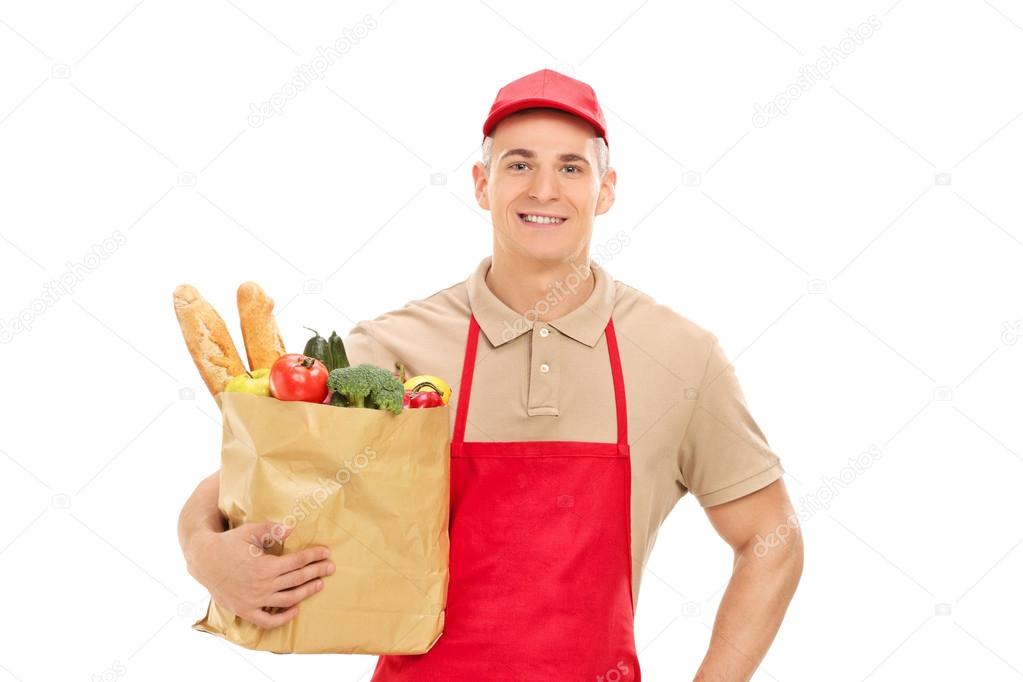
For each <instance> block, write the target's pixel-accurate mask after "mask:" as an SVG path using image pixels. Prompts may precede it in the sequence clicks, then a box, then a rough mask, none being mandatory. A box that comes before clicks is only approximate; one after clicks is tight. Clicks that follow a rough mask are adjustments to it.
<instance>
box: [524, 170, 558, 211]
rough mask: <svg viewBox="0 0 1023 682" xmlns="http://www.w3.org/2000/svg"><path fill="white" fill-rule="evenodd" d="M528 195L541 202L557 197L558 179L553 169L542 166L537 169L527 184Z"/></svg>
mask: <svg viewBox="0 0 1023 682" xmlns="http://www.w3.org/2000/svg"><path fill="white" fill-rule="evenodd" d="M529 197H530V198H531V199H533V200H535V201H537V202H541V203H542V202H548V201H553V200H556V199H557V198H558V181H557V178H556V177H555V175H554V171H552V170H551V169H549V168H543V167H541V168H540V169H539V170H537V172H536V174H535V175H534V176H533V181H532V183H530V186H529Z"/></svg>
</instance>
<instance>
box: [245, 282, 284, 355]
mask: <svg viewBox="0 0 1023 682" xmlns="http://www.w3.org/2000/svg"><path fill="white" fill-rule="evenodd" d="M238 316H239V317H240V318H241V323H242V339H243V340H244V341H245V354H246V355H247V356H248V359H249V369H251V370H257V369H269V368H271V367H273V364H274V362H275V361H276V360H277V358H279V357H281V356H282V355H284V354H285V353H286V352H287V351H286V350H285V349H284V340H283V339H281V332H280V330H279V329H278V328H277V321H276V320H275V319H274V301H273V299H272V298H270V297H269V296H267V295H266V292H265V291H263V289H262V288H260V286H259V285H258V284H256V283H255V282H245V283H244V284H242V285H241V286H240V287H238Z"/></svg>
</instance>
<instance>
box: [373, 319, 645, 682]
mask: <svg viewBox="0 0 1023 682" xmlns="http://www.w3.org/2000/svg"><path fill="white" fill-rule="evenodd" d="M605 336H606V338H607V347H608V355H609V356H610V360H611V373H612V377H613V383H614V391H615V405H616V411H617V420H618V441H617V442H616V443H595V442H579V441H529V442H518V441H515V442H468V443H467V442H465V441H464V439H465V423H466V417H467V415H468V410H469V399H470V394H471V392H472V376H473V370H474V367H475V364H476V348H477V344H478V341H479V324H478V323H477V322H476V318H475V317H474V316H473V317H471V318H470V320H469V338H468V341H467V343H466V352H465V361H464V365H463V368H462V381H461V384H460V386H461V387H462V389H461V390H462V395H461V396H460V397H459V398H458V411H457V413H456V415H455V432H454V434H453V435H452V440H451V516H450V532H451V562H450V571H451V572H450V581H449V583H448V601H447V613H446V614H445V629H444V634H443V635H441V637H440V639H439V640H438V641H437V643H436V644H434V645H433V648H431V649H430V651H428V652H426V653H425V654H419V655H413V656H381V657H380V658H379V660H378V661H377V666H376V670H375V672H374V675H373V681H374V682H403V681H406V680H409V681H411V680H415V681H416V682H433V681H435V680H436V681H440V680H444V681H445V682H462V681H466V682H470V681H471V682H483V681H484V680H486V681H490V682H505V681H507V682H511V681H514V682H568V681H570V680H580V681H583V680H585V681H586V682H594V681H596V682H605V681H606V682H617V681H619V680H628V681H629V682H638V681H639V680H640V671H639V661H638V659H637V655H636V646H635V641H634V637H633V615H634V606H633V595H632V549H631V543H630V492H631V471H630V460H629V444H628V422H627V419H626V415H627V411H626V406H625V382H624V380H623V378H622V366H621V360H620V358H619V354H618V343H617V339H616V337H615V333H614V324H613V321H609V322H608V324H607V328H606V330H605Z"/></svg>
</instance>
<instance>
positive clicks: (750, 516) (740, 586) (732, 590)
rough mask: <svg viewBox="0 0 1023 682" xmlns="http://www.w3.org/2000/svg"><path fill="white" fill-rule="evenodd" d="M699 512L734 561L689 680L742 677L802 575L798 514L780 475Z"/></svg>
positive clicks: (719, 681)
mask: <svg viewBox="0 0 1023 682" xmlns="http://www.w3.org/2000/svg"><path fill="white" fill-rule="evenodd" d="M705 511H706V513H707V516H708V518H709V519H710V521H711V524H712V525H713V526H714V529H715V530H716V531H717V533H718V535H720V536H721V538H722V539H724V540H725V541H726V542H728V544H729V545H731V547H732V550H733V551H734V555H735V560H734V562H733V565H732V577H731V580H730V581H729V583H728V587H727V588H726V589H725V594H724V597H723V598H722V600H721V605H720V606H719V607H718V613H717V617H716V619H715V620H714V629H713V633H712V635H711V640H710V647H709V648H708V650H707V655H706V657H705V658H704V659H703V663H702V664H701V666H700V669H699V671H698V672H697V673H696V677H695V680H696V681H697V682H733V681H736V680H740V681H742V682H745V681H746V680H749V679H750V677H752V675H753V672H754V671H755V670H756V669H757V666H759V665H760V662H761V660H763V658H764V655H765V654H766V653H767V650H768V648H769V647H770V646H771V642H772V641H774V637H775V635H776V634H777V632H778V628H779V627H780V626H781V622H782V618H784V616H785V611H786V609H787V608H788V605H789V602H790V601H791V600H792V595H793V594H794V593H795V591H796V586H797V585H798V584H799V578H800V576H801V575H802V571H803V540H802V535H801V533H800V530H799V522H798V517H797V516H796V515H795V514H794V512H793V511H792V505H791V503H790V501H789V497H788V493H787V492H786V490H785V484H784V482H783V481H782V480H781V479H779V480H777V481H775V482H774V483H772V484H770V485H768V486H767V487H765V488H763V489H761V490H758V491H756V492H754V493H751V494H749V495H746V496H745V497H741V498H739V499H737V500H732V501H731V502H726V503H724V504H720V505H716V506H713V507H707V508H706V510H705Z"/></svg>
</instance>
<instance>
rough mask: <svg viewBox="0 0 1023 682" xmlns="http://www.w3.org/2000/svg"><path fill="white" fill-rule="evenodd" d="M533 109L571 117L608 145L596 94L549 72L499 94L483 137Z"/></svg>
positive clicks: (515, 83)
mask: <svg viewBox="0 0 1023 682" xmlns="http://www.w3.org/2000/svg"><path fill="white" fill-rule="evenodd" d="M533 107H550V108H552V109H560V110H561V111H567V112H568V113H570V114H574V115H575V116H578V117H579V118H581V119H584V120H585V121H586V122H587V123H589V124H590V125H592V126H593V127H594V128H596V129H597V135H599V136H600V137H603V138H604V142H605V143H607V125H606V124H605V123H604V112H603V111H601V110H600V105H599V104H598V103H597V93H595V92H594V91H593V88H591V87H590V86H589V85H587V84H586V83H583V82H582V81H577V80H576V79H574V78H570V77H568V76H566V75H565V74H563V73H558V72H557V71H551V70H550V69H541V70H540V71H537V72H535V73H531V74H529V75H528V76H523V77H522V78H519V79H518V80H514V81H512V82H511V83H509V84H508V85H506V86H504V87H503V88H501V89H500V90H498V92H497V98H496V99H494V104H493V105H492V106H491V107H490V115H489V116H487V120H486V122H484V124H483V136H484V137H486V136H487V135H489V134H490V133H491V131H492V130H493V129H494V127H495V126H496V125H497V124H498V123H500V122H501V119H503V118H504V117H505V116H508V115H509V114H514V113H515V112H516V111H522V110H523V109H530V108H533ZM608 148H610V145H608Z"/></svg>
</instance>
